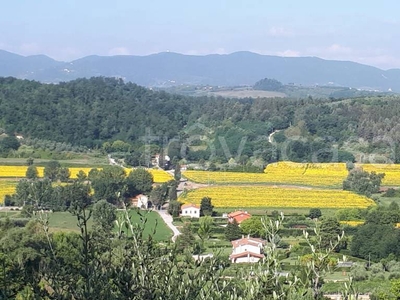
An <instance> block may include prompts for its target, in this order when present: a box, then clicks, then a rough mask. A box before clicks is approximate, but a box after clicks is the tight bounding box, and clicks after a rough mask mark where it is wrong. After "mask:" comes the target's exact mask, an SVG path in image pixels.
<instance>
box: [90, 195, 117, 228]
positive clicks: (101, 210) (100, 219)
mask: <svg viewBox="0 0 400 300" xmlns="http://www.w3.org/2000/svg"><path fill="white" fill-rule="evenodd" d="M116 219H117V214H116V208H115V206H114V205H112V204H110V203H108V202H107V201H106V200H100V201H98V202H96V203H95V204H94V205H93V221H94V223H95V225H96V226H98V227H99V228H101V230H104V231H106V232H111V230H112V229H113V227H114V225H115V224H114V222H115V220H116Z"/></svg>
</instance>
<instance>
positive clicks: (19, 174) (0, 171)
mask: <svg viewBox="0 0 400 300" xmlns="http://www.w3.org/2000/svg"><path fill="white" fill-rule="evenodd" d="M27 168H28V167H27V166H0V177H2V178H24V177H25V174H26V170H27ZM68 169H69V171H70V173H71V177H70V178H72V179H76V178H77V174H78V173H79V171H81V170H82V171H83V172H85V174H86V175H87V174H89V172H90V170H91V169H92V168H78V167H73V168H68ZM37 170H38V173H39V177H43V172H44V167H37ZM130 170H131V169H125V171H126V173H127V174H129V172H130ZM147 170H148V171H149V172H150V173H151V174H152V175H153V178H154V182H156V183H163V182H167V181H169V180H172V179H173V177H172V176H171V175H170V174H169V173H167V172H165V171H164V170H156V169H147Z"/></svg>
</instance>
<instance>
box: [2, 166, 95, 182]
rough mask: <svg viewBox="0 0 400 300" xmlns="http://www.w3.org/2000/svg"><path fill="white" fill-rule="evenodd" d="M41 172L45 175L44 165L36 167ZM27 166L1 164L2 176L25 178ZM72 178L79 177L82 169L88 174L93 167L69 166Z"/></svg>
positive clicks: (40, 174)
mask: <svg viewBox="0 0 400 300" xmlns="http://www.w3.org/2000/svg"><path fill="white" fill-rule="evenodd" d="M36 168H37V170H38V173H39V177H43V172H44V167H36ZM27 169H28V167H27V166H0V177H3V178H24V177H25V174H26V170H27ZM68 169H69V171H70V173H71V177H70V178H72V179H75V178H77V176H76V175H77V174H78V173H79V171H80V170H82V171H83V172H85V174H86V175H88V174H89V171H90V170H91V169H92V168H79V167H78V168H77V167H74V168H68Z"/></svg>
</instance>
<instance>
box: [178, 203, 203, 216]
mask: <svg viewBox="0 0 400 300" xmlns="http://www.w3.org/2000/svg"><path fill="white" fill-rule="evenodd" d="M181 217H191V218H200V205H197V204H193V203H189V204H184V205H182V206H181Z"/></svg>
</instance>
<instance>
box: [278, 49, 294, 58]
mask: <svg viewBox="0 0 400 300" xmlns="http://www.w3.org/2000/svg"><path fill="white" fill-rule="evenodd" d="M276 54H277V55H278V56H283V57H299V56H300V52H299V51H295V50H290V49H288V50H285V51H282V52H277V53H276Z"/></svg>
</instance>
